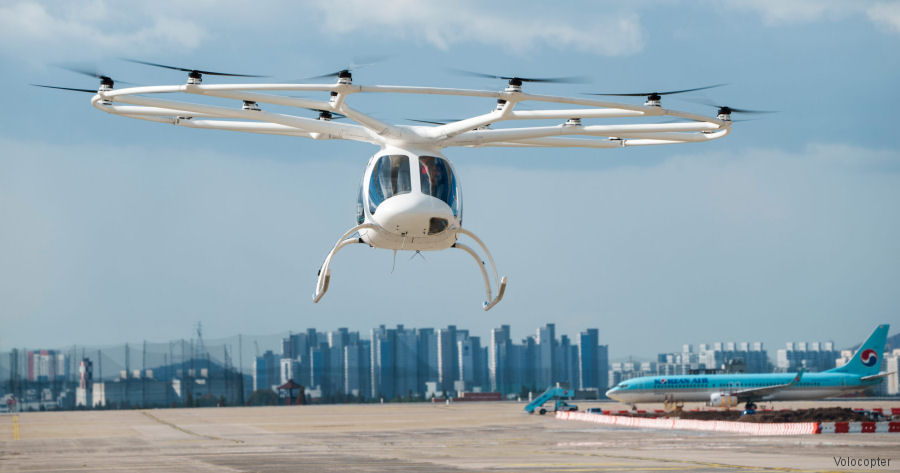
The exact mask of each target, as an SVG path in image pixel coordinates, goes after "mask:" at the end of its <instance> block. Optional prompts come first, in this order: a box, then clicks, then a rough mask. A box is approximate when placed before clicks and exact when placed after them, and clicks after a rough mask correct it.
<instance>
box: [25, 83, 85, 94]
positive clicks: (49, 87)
mask: <svg viewBox="0 0 900 473" xmlns="http://www.w3.org/2000/svg"><path fill="white" fill-rule="evenodd" d="M29 85H33V86H35V87H44V88H46V89H59V90H71V91H73V92H87V93H90V94H96V93H97V90H96V89H94V90H91V89H74V88H72V87H58V86H55V85H44V84H29Z"/></svg>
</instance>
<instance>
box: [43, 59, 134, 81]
mask: <svg viewBox="0 0 900 473" xmlns="http://www.w3.org/2000/svg"><path fill="white" fill-rule="evenodd" d="M56 67H58V68H60V69H65V70H67V71H69V72H74V73H76V74H81V75H84V76H88V77H93V78H95V79H100V80H103V79H109V80H111V81H113V82H116V83H119V84H128V85H134V82H125V81H124V80H117V79H114V78H112V77H110V76H108V75H105V74H102V73H100V72H97V71H96V70H95V69H88V68H85V67H76V66H67V65H62V64H57V65H56Z"/></svg>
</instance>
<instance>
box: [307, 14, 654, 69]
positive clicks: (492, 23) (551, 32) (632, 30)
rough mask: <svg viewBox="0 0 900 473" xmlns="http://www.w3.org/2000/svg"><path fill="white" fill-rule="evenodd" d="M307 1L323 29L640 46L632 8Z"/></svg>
mask: <svg viewBox="0 0 900 473" xmlns="http://www.w3.org/2000/svg"><path fill="white" fill-rule="evenodd" d="M312 5H313V6H314V7H316V8H318V9H319V10H320V11H321V13H322V15H323V18H324V25H323V29H324V30H325V31H331V32H334V33H338V34H342V33H350V32H361V31H362V32H369V33H371V34H372V35H377V36H382V35H387V36H395V37H406V38H414V39H418V40H422V41H425V42H427V43H429V44H431V45H433V46H435V47H437V48H440V49H448V48H449V47H450V46H451V45H453V44H459V43H485V44H496V45H501V46H503V47H504V48H506V49H508V50H511V51H515V52H519V53H522V52H526V51H527V50H528V49H529V48H531V47H534V46H537V45H549V46H551V47H555V48H558V49H565V48H570V49H574V50H577V51H582V52H594V53H600V54H605V55H609V56H615V55H624V54H631V53H635V52H638V51H640V50H641V49H642V48H643V46H644V37H643V32H642V30H641V26H640V23H639V19H638V16H637V15H636V14H634V13H629V14H625V15H617V14H615V12H611V11H606V12H604V13H605V14H604V15H597V14H585V15H582V16H580V17H572V16H571V15H568V14H567V13H566V12H562V11H560V10H557V9H555V8H551V7H548V8H539V9H537V10H536V9H534V8H532V9H530V10H529V11H523V10H522V9H519V8H502V9H497V8H492V7H491V6H489V5H490V4H478V5H475V4H471V3H469V2H420V1H411V0H387V1H382V2H369V1H365V0H346V1H344V2H342V3H341V8H339V9H338V8H335V7H334V3H333V2H327V1H320V2H315V3H313V4H312ZM596 11H598V12H599V11H600V10H599V9H598V10H596Z"/></svg>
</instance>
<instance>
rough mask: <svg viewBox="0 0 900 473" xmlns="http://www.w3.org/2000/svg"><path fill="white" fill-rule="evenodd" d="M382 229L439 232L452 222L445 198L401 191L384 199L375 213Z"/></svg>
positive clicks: (417, 232) (425, 232)
mask: <svg viewBox="0 0 900 473" xmlns="http://www.w3.org/2000/svg"><path fill="white" fill-rule="evenodd" d="M372 218H373V219H374V220H375V222H376V223H378V225H380V226H381V227H382V228H384V229H386V230H388V231H391V232H394V233H397V234H401V235H402V234H404V233H405V234H407V235H409V236H423V235H432V234H436V233H440V232H442V231H444V230H445V229H447V227H449V225H450V223H451V222H452V221H453V219H454V217H453V211H452V210H450V206H449V205H447V204H446V203H445V202H444V201H442V200H440V199H437V198H435V197H432V196H430V195H424V194H413V193H410V194H401V195H397V196H394V197H391V198H389V199H387V200H385V201H384V202H382V203H381V204H380V205H379V206H378V208H377V209H375V213H374V214H373V215H372Z"/></svg>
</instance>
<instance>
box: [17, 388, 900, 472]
mask: <svg viewBox="0 0 900 473" xmlns="http://www.w3.org/2000/svg"><path fill="white" fill-rule="evenodd" d="M579 405H580V407H581V408H586V407H592V406H603V407H604V408H605V409H614V410H617V409H620V408H621V409H624V408H625V407H624V406H621V405H617V404H614V403H579ZM829 405H842V406H848V407H863V406H869V407H900V402H886V401H874V402H860V401H853V402H840V403H835V402H820V403H779V404H776V405H775V407H777V408H782V407H788V406H790V407H810V406H817V407H819V406H821V407H824V406H829ZM523 406H524V405H523V404H520V403H511V402H502V403H501V402H494V403H489V402H483V403H461V402H460V403H456V404H453V405H451V406H446V405H444V404H430V403H416V404H384V405H379V404H369V405H321V406H294V407H288V406H283V407H231V408H201V409H154V410H130V411H94V412H78V411H76V412H26V413H20V414H19V415H18V426H19V434H20V439H19V440H15V439H14V438H13V430H14V420H13V416H11V415H6V414H4V415H2V416H0V472H20V471H21V472H35V471H41V472H74V471H102V472H114V471H122V472H126V471H128V472H182V471H184V472H188V471H190V472H207V471H216V472H220V471H224V472H281V471H291V472H298V471H299V472H306V471H309V472H345V471H354V472H355V471H365V472H369V471H371V472H375V471H416V472H420V471H421V472H431V471H441V472H445V471H559V472H576V471H577V472H581V471H699V472H706V471H714V472H718V471H741V472H752V471H900V434H841V435H811V436H802V437H743V436H739V435H727V434H726V435H723V434H710V433H700V432H671V431H647V430H630V429H621V428H611V427H599V426H596V425H594V424H589V423H584V422H566V421H561V420H556V419H554V418H553V417H552V416H551V415H547V416H538V415H527V414H525V413H524V412H523V411H522V408H523ZM641 407H642V408H644V407H646V408H647V409H654V408H660V406H654V405H647V406H641ZM689 407H690V406H689ZM835 457H852V458H874V457H881V458H882V459H890V466H887V467H876V468H871V467H869V468H846V467H844V468H841V467H838V466H837V465H836V464H835Z"/></svg>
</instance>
